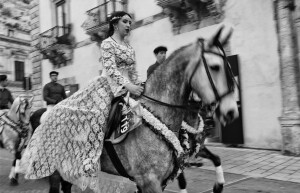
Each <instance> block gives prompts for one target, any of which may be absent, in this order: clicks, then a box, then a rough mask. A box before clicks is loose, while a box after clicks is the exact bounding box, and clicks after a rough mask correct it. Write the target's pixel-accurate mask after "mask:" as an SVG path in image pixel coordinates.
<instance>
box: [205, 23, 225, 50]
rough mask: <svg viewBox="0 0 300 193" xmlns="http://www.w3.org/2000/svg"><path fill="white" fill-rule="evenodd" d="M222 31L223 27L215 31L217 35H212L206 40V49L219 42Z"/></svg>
mask: <svg viewBox="0 0 300 193" xmlns="http://www.w3.org/2000/svg"><path fill="white" fill-rule="evenodd" d="M223 29H224V25H222V26H221V27H220V28H219V30H218V31H217V33H216V34H215V35H213V36H212V37H211V38H209V39H208V40H207V44H206V46H205V47H206V49H208V50H209V49H210V48H211V47H212V46H213V45H215V42H216V41H219V38H220V36H221V33H222V31H223Z"/></svg>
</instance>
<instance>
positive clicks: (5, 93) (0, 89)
mask: <svg viewBox="0 0 300 193" xmlns="http://www.w3.org/2000/svg"><path fill="white" fill-rule="evenodd" d="M6 87H7V76H6V75H0V110H2V109H9V108H10V106H11V105H12V104H13V102H14V99H13V97H12V94H11V92H10V91H9V90H8V89H7V88H6Z"/></svg>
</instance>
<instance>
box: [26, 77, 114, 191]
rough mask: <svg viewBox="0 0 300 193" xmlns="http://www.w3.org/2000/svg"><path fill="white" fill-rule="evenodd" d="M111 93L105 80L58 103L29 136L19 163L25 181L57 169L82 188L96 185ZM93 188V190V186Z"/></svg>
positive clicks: (103, 78)
mask: <svg viewBox="0 0 300 193" xmlns="http://www.w3.org/2000/svg"><path fill="white" fill-rule="evenodd" d="M112 99H113V93H112V91H111V89H110V86H109V84H108V82H107V79H106V78H105V77H98V78H97V79H95V80H94V81H93V82H91V83H90V84H89V85H88V86H87V87H86V88H85V89H83V90H80V91H77V92H76V93H74V94H73V95H72V96H71V97H69V98H67V99H65V100H64V101H62V102H60V103H58V104H57V105H55V106H54V108H53V109H52V110H51V111H50V112H49V114H48V115H47V117H46V120H45V122H44V123H42V124H41V125H40V126H39V127H38V128H37V129H36V131H35V133H34V134H33V136H32V138H31V140H30V142H29V145H28V146H27V148H26V150H25V152H24V155H23V157H22V160H21V164H20V168H21V170H22V171H21V172H23V173H25V178H28V179H37V178H43V177H46V176H49V175H51V174H53V172H54V171H55V170H58V171H59V173H60V174H61V175H62V176H63V178H64V179H65V180H67V181H69V182H71V183H73V184H74V183H76V184H77V185H79V186H80V187H81V188H82V189H85V188H86V187H87V186H96V185H97V184H94V185H91V183H97V181H99V178H98V177H97V176H99V172H100V156H101V153H102V148H103V139H104V133H105V130H106V124H107V123H106V121H107V117H108V115H109V110H110V106H111V101H112ZM94 188H96V187H94Z"/></svg>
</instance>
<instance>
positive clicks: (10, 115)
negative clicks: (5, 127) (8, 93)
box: [7, 103, 19, 122]
mask: <svg viewBox="0 0 300 193" xmlns="http://www.w3.org/2000/svg"><path fill="white" fill-rule="evenodd" d="M16 108H17V107H16V104H15V103H13V104H12V106H11V108H10V109H9V110H8V112H7V117H8V118H9V119H10V120H12V121H14V122H18V121H19V120H18V116H17V113H16V111H17V109H16Z"/></svg>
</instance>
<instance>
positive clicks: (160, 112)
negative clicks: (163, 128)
mask: <svg viewBox="0 0 300 193" xmlns="http://www.w3.org/2000/svg"><path fill="white" fill-rule="evenodd" d="M174 60H175V59H174ZM181 60H183V59H181ZM182 62H184V61H181V65H179V64H176V62H175V61H170V62H169V63H168V64H162V65H160V66H159V67H158V68H157V70H155V71H154V72H153V75H151V76H150V78H149V79H148V80H147V83H146V88H145V95H147V96H149V97H152V98H154V99H156V100H159V101H161V102H165V103H168V104H173V105H184V104H185V103H186V101H187V98H188V97H187V96H185V95H186V90H187V85H186V83H185V79H184V78H185V77H184V72H185V67H186V65H183V64H182ZM178 63H180V62H178ZM142 102H143V103H144V104H145V105H146V106H147V107H148V108H149V110H150V111H152V112H153V114H154V115H155V116H156V117H158V118H159V119H160V120H161V121H162V122H163V123H164V124H166V125H167V126H169V127H170V129H171V128H172V130H173V131H174V130H178V129H179V127H180V126H181V122H182V119H183V113H184V110H182V109H178V108H174V107H166V106H162V105H159V104H157V103H154V102H149V101H147V100H143V101H142Z"/></svg>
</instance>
